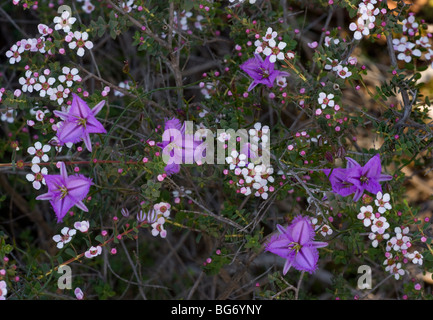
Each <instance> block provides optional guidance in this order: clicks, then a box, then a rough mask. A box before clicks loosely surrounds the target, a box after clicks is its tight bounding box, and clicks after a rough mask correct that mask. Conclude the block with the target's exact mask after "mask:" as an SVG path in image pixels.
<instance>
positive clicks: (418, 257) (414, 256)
mask: <svg viewBox="0 0 433 320" xmlns="http://www.w3.org/2000/svg"><path fill="white" fill-rule="evenodd" d="M407 258H409V259H411V260H412V263H414V264H419V265H420V266H422V259H423V256H422V254H421V253H419V252H418V251H417V250H415V251H414V252H411V253H408V254H407Z"/></svg>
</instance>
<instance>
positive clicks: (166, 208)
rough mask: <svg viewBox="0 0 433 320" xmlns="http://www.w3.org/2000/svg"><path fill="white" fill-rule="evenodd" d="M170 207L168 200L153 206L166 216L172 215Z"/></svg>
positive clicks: (158, 212)
mask: <svg viewBox="0 0 433 320" xmlns="http://www.w3.org/2000/svg"><path fill="white" fill-rule="evenodd" d="M170 208H171V205H170V204H169V203H167V202H160V203H156V204H155V205H154V206H153V209H155V211H156V212H157V214H162V215H163V216H164V217H168V216H170Z"/></svg>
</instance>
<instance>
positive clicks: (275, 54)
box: [263, 39, 287, 63]
mask: <svg viewBox="0 0 433 320" xmlns="http://www.w3.org/2000/svg"><path fill="white" fill-rule="evenodd" d="M286 46H287V43H285V42H283V41H281V42H279V43H278V45H277V43H276V42H275V40H274V39H272V40H269V42H268V47H266V48H265V49H264V50H263V54H264V55H265V56H267V57H269V62H271V63H275V61H277V59H278V60H284V52H282V51H281V50H283V49H284V48H285V47H286Z"/></svg>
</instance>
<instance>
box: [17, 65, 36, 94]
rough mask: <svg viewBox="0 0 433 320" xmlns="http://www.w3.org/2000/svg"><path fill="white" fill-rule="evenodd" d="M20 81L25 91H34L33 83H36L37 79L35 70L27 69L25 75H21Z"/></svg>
mask: <svg viewBox="0 0 433 320" xmlns="http://www.w3.org/2000/svg"><path fill="white" fill-rule="evenodd" d="M18 82H19V84H20V85H21V90H22V91H23V92H33V85H34V84H35V83H36V79H35V78H34V77H33V72H32V71H30V70H27V71H26V73H25V77H20V78H19V79H18Z"/></svg>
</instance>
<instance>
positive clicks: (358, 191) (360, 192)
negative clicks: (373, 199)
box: [353, 188, 364, 202]
mask: <svg viewBox="0 0 433 320" xmlns="http://www.w3.org/2000/svg"><path fill="white" fill-rule="evenodd" d="M363 194H364V189H363V188H360V189H356V192H355V195H354V196H353V201H354V202H357V201H358V200H359V199H360V198H361V196H362V195H363Z"/></svg>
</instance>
